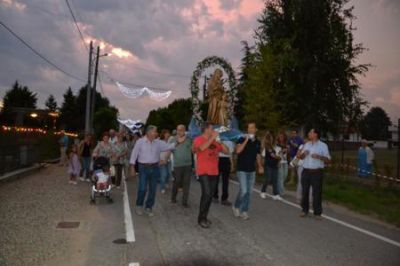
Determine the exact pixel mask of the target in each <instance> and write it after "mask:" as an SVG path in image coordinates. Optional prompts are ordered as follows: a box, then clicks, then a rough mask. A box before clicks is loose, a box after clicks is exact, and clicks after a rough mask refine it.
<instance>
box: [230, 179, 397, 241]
mask: <svg viewBox="0 0 400 266" xmlns="http://www.w3.org/2000/svg"><path fill="white" fill-rule="evenodd" d="M230 182H231V183H233V184H236V185H239V183H238V182H237V181H233V180H230ZM253 191H255V192H257V193H259V194H260V193H261V191H260V190H259V189H256V188H253ZM266 195H267V196H268V197H270V198H272V195H271V194H268V193H266ZM281 202H283V203H285V204H287V205H290V206H292V207H295V208H297V209H301V207H300V206H299V205H298V204H296V203H293V202H291V201H288V200H285V199H283V200H281ZM310 212H311V213H312V212H313V211H310ZM322 217H324V218H325V219H327V220H329V221H331V222H334V223H337V224H340V225H343V226H345V227H347V228H350V229H353V230H355V231H358V232H360V233H363V234H366V235H368V236H371V237H374V238H376V239H379V240H381V241H384V242H386V243H389V244H392V245H394V246H396V247H399V248H400V242H397V241H395V240H392V239H390V238H387V237H384V236H381V235H378V234H375V233H373V232H371V231H368V230H366V229H363V228H360V227H358V226H355V225H352V224H350V223H347V222H344V221H342V220H339V219H336V218H333V217H331V216H328V215H325V214H322Z"/></svg>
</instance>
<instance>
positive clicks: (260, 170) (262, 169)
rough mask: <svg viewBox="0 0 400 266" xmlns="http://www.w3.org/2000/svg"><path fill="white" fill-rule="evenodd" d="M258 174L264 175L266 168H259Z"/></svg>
mask: <svg viewBox="0 0 400 266" xmlns="http://www.w3.org/2000/svg"><path fill="white" fill-rule="evenodd" d="M258 173H259V174H260V175H262V174H264V167H263V166H260V167H258Z"/></svg>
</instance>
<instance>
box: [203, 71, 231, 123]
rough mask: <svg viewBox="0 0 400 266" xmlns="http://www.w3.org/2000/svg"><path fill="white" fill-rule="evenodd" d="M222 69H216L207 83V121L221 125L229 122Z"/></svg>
mask: <svg viewBox="0 0 400 266" xmlns="http://www.w3.org/2000/svg"><path fill="white" fill-rule="evenodd" d="M222 75H223V73H222V70H221V69H218V68H217V69H216V70H215V71H214V74H213V75H212V76H211V79H210V80H209V81H208V84H207V100H208V113H207V121H209V122H211V123H213V124H215V125H221V126H227V124H228V99H227V98H228V96H227V93H226V91H225V88H224V86H223V84H222Z"/></svg>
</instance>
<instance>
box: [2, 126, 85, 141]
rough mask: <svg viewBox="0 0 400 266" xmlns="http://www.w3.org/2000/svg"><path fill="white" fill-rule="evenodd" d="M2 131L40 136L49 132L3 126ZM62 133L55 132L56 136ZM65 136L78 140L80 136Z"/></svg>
mask: <svg viewBox="0 0 400 266" xmlns="http://www.w3.org/2000/svg"><path fill="white" fill-rule="evenodd" d="M1 129H2V130H3V131H4V132H18V133H38V134H43V135H45V134H47V133H48V131H47V130H45V129H42V128H30V127H11V126H1ZM61 133H62V132H61V131H55V132H54V135H60V134H61ZM64 134H65V135H67V136H69V137H74V138H77V137H78V134H76V133H72V132H64Z"/></svg>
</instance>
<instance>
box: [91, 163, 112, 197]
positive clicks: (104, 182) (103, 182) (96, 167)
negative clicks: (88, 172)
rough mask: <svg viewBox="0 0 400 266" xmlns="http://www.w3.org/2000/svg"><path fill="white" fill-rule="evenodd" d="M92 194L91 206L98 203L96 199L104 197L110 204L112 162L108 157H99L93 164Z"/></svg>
mask: <svg viewBox="0 0 400 266" xmlns="http://www.w3.org/2000/svg"><path fill="white" fill-rule="evenodd" d="M92 183H93V185H92V193H91V197H90V204H95V203H96V197H98V196H103V197H105V198H106V199H107V200H108V202H109V203H112V202H113V200H112V198H111V182H110V162H109V160H108V158H106V157H97V158H96V159H95V160H94V162H93V175H92Z"/></svg>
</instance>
